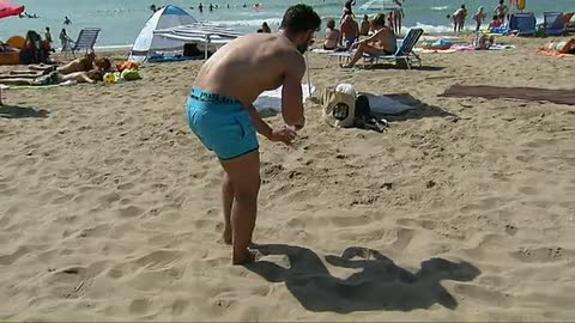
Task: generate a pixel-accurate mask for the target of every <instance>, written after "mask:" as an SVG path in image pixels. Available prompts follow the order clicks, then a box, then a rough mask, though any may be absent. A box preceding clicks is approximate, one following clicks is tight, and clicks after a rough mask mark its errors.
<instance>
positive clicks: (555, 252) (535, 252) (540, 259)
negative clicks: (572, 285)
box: [511, 247, 575, 263]
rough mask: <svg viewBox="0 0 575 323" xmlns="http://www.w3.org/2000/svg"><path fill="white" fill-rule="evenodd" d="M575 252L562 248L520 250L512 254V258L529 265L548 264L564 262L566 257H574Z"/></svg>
mask: <svg viewBox="0 0 575 323" xmlns="http://www.w3.org/2000/svg"><path fill="white" fill-rule="evenodd" d="M574 255H575V252H574V251H572V250H565V249H563V248H561V247H551V248H544V247H542V248H534V249H530V248H520V249H519V250H517V251H515V252H512V253H511V256H512V257H513V258H515V259H517V260H519V261H521V262H527V263H548V262H555V261H561V260H564V259H565V258H564V256H568V257H573V256H574Z"/></svg>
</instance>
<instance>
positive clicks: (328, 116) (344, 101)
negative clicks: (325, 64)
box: [321, 87, 356, 128]
mask: <svg viewBox="0 0 575 323" xmlns="http://www.w3.org/2000/svg"><path fill="white" fill-rule="evenodd" d="M355 100H356V96H355V93H351V92H349V91H348V92H342V91H337V90H336V88H334V87H328V88H326V89H324V91H323V93H322V100H321V102H322V106H323V118H324V120H325V121H326V122H327V123H328V124H329V125H330V126H332V127H336V128H351V127H353V126H354V124H355V122H354V120H355Z"/></svg>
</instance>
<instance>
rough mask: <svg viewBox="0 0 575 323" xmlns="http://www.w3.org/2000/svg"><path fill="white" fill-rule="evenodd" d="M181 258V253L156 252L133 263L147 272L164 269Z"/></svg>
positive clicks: (170, 251)
mask: <svg viewBox="0 0 575 323" xmlns="http://www.w3.org/2000/svg"><path fill="white" fill-rule="evenodd" d="M182 257H183V252H180V251H173V250H158V251H154V252H151V253H149V254H147V255H145V256H143V257H141V258H139V259H137V260H136V261H135V263H136V264H138V265H140V266H141V267H144V268H146V269H149V270H158V269H166V268H168V267H169V266H171V265H173V264H174V263H176V262H177V261H179V260H180V259H182Z"/></svg>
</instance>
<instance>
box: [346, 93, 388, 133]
mask: <svg viewBox="0 0 575 323" xmlns="http://www.w3.org/2000/svg"><path fill="white" fill-rule="evenodd" d="M354 126H355V127H356V128H359V129H365V130H374V131H377V132H379V133H382V132H384V131H385V129H386V128H387V126H388V124H387V120H385V119H379V118H377V117H376V116H375V115H373V113H372V111H371V107H370V104H369V98H368V97H367V96H365V95H359V96H358V97H357V99H356V100H355V117H354Z"/></svg>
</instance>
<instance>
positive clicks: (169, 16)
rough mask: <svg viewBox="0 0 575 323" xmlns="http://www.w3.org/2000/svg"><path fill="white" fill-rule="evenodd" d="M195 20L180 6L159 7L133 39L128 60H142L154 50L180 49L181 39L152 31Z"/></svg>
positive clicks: (186, 23)
mask: <svg viewBox="0 0 575 323" xmlns="http://www.w3.org/2000/svg"><path fill="white" fill-rule="evenodd" d="M197 22H198V21H197V20H196V19H195V18H194V17H192V16H191V15H190V14H188V13H187V12H186V11H184V9H182V8H179V7H176V6H172V5H168V6H165V7H163V8H161V9H160V10H158V11H156V12H155V13H154V14H153V15H152V17H150V19H148V21H147V22H146V24H145V25H144V28H142V31H140V34H139V35H138V37H137V38H136V40H135V41H134V47H132V51H131V53H130V60H132V61H136V62H142V61H145V60H146V58H148V57H149V56H150V55H151V54H153V53H154V52H156V51H166V50H176V49H181V48H182V46H183V44H182V42H181V41H178V40H173V39H169V38H165V37H160V36H158V35H156V34H155V33H154V31H156V30H159V29H166V28H171V27H174V26H181V25H189V24H195V23H197Z"/></svg>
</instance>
